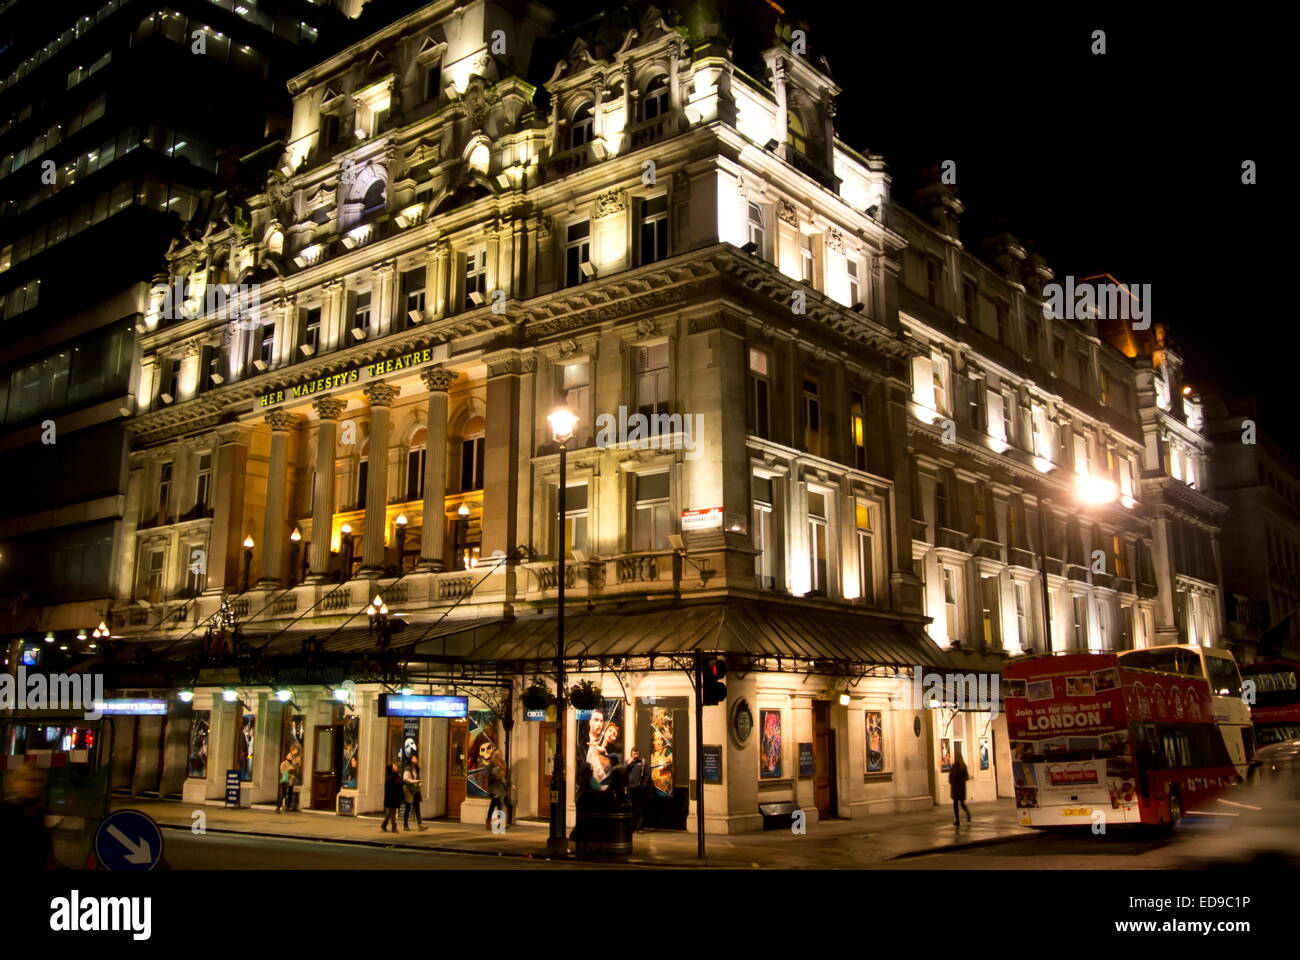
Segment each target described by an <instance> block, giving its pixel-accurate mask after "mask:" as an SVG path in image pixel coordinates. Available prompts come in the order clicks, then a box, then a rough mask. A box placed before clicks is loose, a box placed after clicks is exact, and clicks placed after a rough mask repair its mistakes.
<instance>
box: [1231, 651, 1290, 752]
mask: <svg viewBox="0 0 1300 960" xmlns="http://www.w3.org/2000/svg"><path fill="white" fill-rule="evenodd" d="M1241 679H1242V682H1243V683H1246V684H1247V691H1248V696H1247V699H1248V700H1253V702H1252V703H1251V706H1250V719H1251V722H1252V723H1253V724H1254V725H1255V740H1256V741H1257V742H1258V743H1259V745H1260V746H1261V747H1262V746H1264V745H1265V744H1269V743H1281V742H1283V741H1284V740H1300V663H1297V662H1296V661H1294V660H1261V661H1259V662H1257V663H1250V664H1247V665H1246V666H1244V667H1242V668H1241Z"/></svg>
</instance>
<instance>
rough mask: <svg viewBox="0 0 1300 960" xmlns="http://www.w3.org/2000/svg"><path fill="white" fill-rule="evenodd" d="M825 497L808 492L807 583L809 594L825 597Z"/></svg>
mask: <svg viewBox="0 0 1300 960" xmlns="http://www.w3.org/2000/svg"><path fill="white" fill-rule="evenodd" d="M826 526H827V523H826V495H825V494H822V493H815V492H813V491H811V490H810V491H808V581H809V587H810V592H811V593H813V594H815V595H817V596H826V593H827V589H826V549H827V541H826Z"/></svg>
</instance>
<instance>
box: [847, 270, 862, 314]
mask: <svg viewBox="0 0 1300 960" xmlns="http://www.w3.org/2000/svg"><path fill="white" fill-rule="evenodd" d="M845 266H846V267H847V268H848V273H849V306H851V307H856V306H857V305H858V304H859V303H861V302H862V284H861V282H860V280H859V277H858V261H856V260H853V259H850V260H849V261H848V262H847V263H846V264H845Z"/></svg>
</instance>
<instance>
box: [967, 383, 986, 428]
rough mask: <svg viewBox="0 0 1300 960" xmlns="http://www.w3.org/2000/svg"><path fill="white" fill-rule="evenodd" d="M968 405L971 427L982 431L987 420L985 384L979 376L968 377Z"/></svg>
mask: <svg viewBox="0 0 1300 960" xmlns="http://www.w3.org/2000/svg"><path fill="white" fill-rule="evenodd" d="M966 405H967V416H968V417H969V418H970V425H971V428H972V429H974V430H979V431H982V430H983V429H984V420H985V414H984V384H983V381H982V380H980V379H978V378H977V377H968V378H967V379H966Z"/></svg>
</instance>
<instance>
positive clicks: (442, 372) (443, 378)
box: [420, 367, 456, 393]
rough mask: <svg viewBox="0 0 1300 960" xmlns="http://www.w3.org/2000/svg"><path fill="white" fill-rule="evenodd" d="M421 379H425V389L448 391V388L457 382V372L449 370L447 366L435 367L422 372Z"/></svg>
mask: <svg viewBox="0 0 1300 960" xmlns="http://www.w3.org/2000/svg"><path fill="white" fill-rule="evenodd" d="M420 379H421V380H423V381H424V386H425V389H427V390H429V391H430V392H432V391H435V390H436V391H439V392H441V393H446V392H447V390H448V388H449V387H450V386H451V385H452V384H453V383H455V382H456V372H455V371H454V370H448V369H447V368H446V367H434V368H433V369H431V370H425V371H424V372H423V373H421V374H420Z"/></svg>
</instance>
